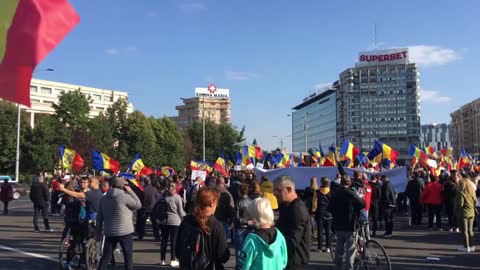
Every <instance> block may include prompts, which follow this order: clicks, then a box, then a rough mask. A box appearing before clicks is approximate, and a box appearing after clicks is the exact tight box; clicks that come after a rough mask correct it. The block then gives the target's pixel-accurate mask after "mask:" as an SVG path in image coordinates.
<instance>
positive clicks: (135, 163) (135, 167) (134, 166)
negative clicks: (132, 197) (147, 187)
mask: <svg viewBox="0 0 480 270" xmlns="http://www.w3.org/2000/svg"><path fill="white" fill-rule="evenodd" d="M143 167H145V165H144V164H143V161H142V159H141V158H140V153H138V154H137V155H136V156H135V158H134V159H133V160H132V163H131V164H130V168H129V169H130V170H131V171H136V172H137V174H139V173H140V172H141V171H142V169H143Z"/></svg>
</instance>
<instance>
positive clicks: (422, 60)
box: [408, 45, 462, 67]
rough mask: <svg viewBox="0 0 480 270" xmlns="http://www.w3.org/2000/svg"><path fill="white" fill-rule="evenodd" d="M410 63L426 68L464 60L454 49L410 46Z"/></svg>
mask: <svg viewBox="0 0 480 270" xmlns="http://www.w3.org/2000/svg"><path fill="white" fill-rule="evenodd" d="M408 48H409V51H410V61H412V62H415V63H417V64H418V65H421V66H424V67H431V66H441V65H445V64H448V63H450V62H453V61H456V60H460V59H462V55H461V54H460V53H459V52H458V51H455V50H453V49H449V48H442V47H439V46H429V45H415V46H409V47H408Z"/></svg>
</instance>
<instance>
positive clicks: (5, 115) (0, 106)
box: [0, 100, 29, 174]
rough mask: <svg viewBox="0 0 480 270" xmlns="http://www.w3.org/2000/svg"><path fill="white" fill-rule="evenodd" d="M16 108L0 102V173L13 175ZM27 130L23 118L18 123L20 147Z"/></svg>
mask: <svg viewBox="0 0 480 270" xmlns="http://www.w3.org/2000/svg"><path fill="white" fill-rule="evenodd" d="M17 114H18V109H17V107H16V106H15V105H14V104H13V103H11V102H9V101H4V100H0V131H1V132H0V145H1V147H0V173H2V174H6V173H13V172H14V170H15V158H16V157H15V155H16V152H17ZM28 129H29V126H28V123H27V121H26V119H25V117H24V116H23V115H22V117H21V122H20V145H22V144H23V143H24V135H25V134H26V132H27V130H28Z"/></svg>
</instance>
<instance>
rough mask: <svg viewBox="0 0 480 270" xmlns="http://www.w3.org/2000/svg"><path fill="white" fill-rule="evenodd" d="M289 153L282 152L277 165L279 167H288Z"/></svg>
mask: <svg viewBox="0 0 480 270" xmlns="http://www.w3.org/2000/svg"><path fill="white" fill-rule="evenodd" d="M290 165H291V164H290V155H289V154H287V153H286V154H282V159H281V160H280V162H279V163H278V167H280V168H287V167H290Z"/></svg>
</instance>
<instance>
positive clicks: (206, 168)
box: [190, 160, 213, 172]
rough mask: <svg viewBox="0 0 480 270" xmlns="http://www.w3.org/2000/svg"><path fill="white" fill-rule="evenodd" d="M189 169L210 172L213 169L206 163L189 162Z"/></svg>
mask: <svg viewBox="0 0 480 270" xmlns="http://www.w3.org/2000/svg"><path fill="white" fill-rule="evenodd" d="M190 169H192V170H198V171H206V172H211V171H212V170H213V168H212V167H211V166H210V165H209V164H208V163H207V162H201V161H193V160H192V161H190Z"/></svg>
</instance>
